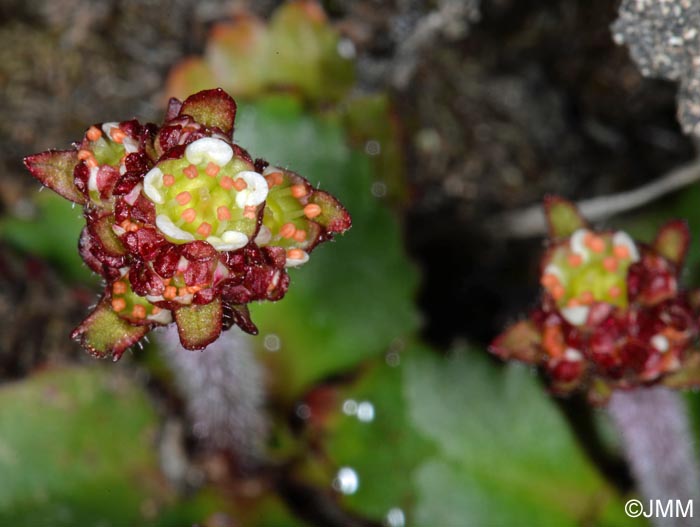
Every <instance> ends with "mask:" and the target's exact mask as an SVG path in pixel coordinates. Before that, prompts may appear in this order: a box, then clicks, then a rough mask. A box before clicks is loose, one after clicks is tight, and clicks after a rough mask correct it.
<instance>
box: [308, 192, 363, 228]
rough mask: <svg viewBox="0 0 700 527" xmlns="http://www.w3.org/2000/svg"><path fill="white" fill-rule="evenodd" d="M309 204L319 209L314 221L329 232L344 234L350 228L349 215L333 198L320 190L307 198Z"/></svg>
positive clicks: (350, 220)
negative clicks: (319, 212) (313, 204)
mask: <svg viewBox="0 0 700 527" xmlns="http://www.w3.org/2000/svg"><path fill="white" fill-rule="evenodd" d="M309 203H315V204H316V205H318V206H319V207H321V214H320V215H319V216H317V217H315V218H314V221H315V222H316V223H318V224H320V225H321V226H323V227H325V228H326V230H327V231H329V232H345V231H346V230H348V229H349V228H350V227H351V226H352V219H351V218H350V214H348V211H347V210H345V207H343V206H342V205H341V204H340V202H339V201H338V200H337V199H335V198H334V197H333V196H331V195H330V194H328V193H327V192H324V191H322V190H317V191H315V192H314V193H313V194H312V195H311V197H310V198H309Z"/></svg>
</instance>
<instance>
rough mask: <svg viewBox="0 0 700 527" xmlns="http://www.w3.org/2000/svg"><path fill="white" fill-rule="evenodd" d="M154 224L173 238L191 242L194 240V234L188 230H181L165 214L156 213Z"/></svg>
mask: <svg viewBox="0 0 700 527" xmlns="http://www.w3.org/2000/svg"><path fill="white" fill-rule="evenodd" d="M156 226H157V227H158V228H159V229H160V231H161V232H162V233H163V234H165V235H166V236H168V237H170V238H172V239H173V240H178V241H183V242H191V241H194V236H193V235H192V234H190V233H189V232H186V231H183V230H182V229H181V228H180V227H178V226H177V225H175V224H174V223H173V221H172V220H171V219H170V218H168V217H167V216H166V215H165V214H158V216H156Z"/></svg>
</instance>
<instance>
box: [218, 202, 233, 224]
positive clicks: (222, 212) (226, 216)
mask: <svg viewBox="0 0 700 527" xmlns="http://www.w3.org/2000/svg"><path fill="white" fill-rule="evenodd" d="M216 217H217V218H218V219H219V221H228V220H230V219H231V211H230V210H228V207H224V206H223V205H222V206H221V207H219V208H217V209H216Z"/></svg>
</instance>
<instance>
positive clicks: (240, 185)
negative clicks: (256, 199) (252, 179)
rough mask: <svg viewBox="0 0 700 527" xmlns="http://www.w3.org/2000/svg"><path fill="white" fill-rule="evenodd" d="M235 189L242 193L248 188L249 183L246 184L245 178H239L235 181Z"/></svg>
mask: <svg viewBox="0 0 700 527" xmlns="http://www.w3.org/2000/svg"><path fill="white" fill-rule="evenodd" d="M233 188H235V189H236V190H237V191H238V192H240V191H241V190H245V189H247V188H248V183H246V182H245V180H244V179H243V178H238V179H235V180H234V181H233Z"/></svg>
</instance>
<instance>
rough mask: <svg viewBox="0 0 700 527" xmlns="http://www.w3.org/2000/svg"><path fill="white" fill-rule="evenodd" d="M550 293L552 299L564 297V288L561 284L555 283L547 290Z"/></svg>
mask: <svg viewBox="0 0 700 527" xmlns="http://www.w3.org/2000/svg"><path fill="white" fill-rule="evenodd" d="M549 292H550V293H551V294H552V297H553V298H554V300H561V299H562V298H563V297H564V294H565V293H566V291H565V290H564V287H563V286H562V285H561V284H557V285H555V286H554V287H552V289H550V291H549Z"/></svg>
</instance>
